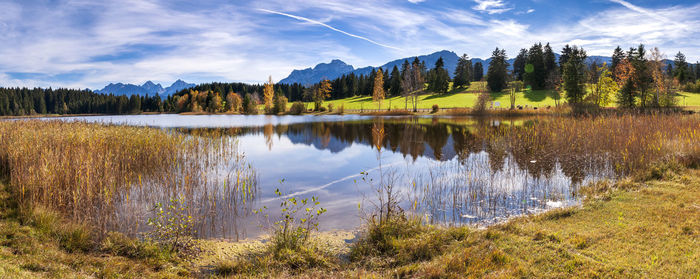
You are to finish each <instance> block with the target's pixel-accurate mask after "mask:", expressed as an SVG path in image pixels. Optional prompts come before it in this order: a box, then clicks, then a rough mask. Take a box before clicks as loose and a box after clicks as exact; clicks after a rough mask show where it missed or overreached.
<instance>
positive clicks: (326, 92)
mask: <svg viewBox="0 0 700 279" xmlns="http://www.w3.org/2000/svg"><path fill="white" fill-rule="evenodd" d="M331 91H333V86H331V82H330V81H329V80H327V79H324V80H322V81H321V82H320V83H318V85H316V88H315V89H314V94H313V99H314V106H315V107H314V110H316V111H319V110H321V105H323V101H324V100H326V98H330V97H331Z"/></svg>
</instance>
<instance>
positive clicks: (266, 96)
mask: <svg viewBox="0 0 700 279" xmlns="http://www.w3.org/2000/svg"><path fill="white" fill-rule="evenodd" d="M274 85H275V84H274V83H272V76H270V77H269V78H268V81H267V83H265V87H264V88H263V101H264V103H265V113H270V112H271V111H272V100H273V99H274V97H275V89H274Z"/></svg>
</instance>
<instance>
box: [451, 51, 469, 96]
mask: <svg viewBox="0 0 700 279" xmlns="http://www.w3.org/2000/svg"><path fill="white" fill-rule="evenodd" d="M472 71H473V69H472V61H471V60H470V59H469V56H467V54H466V53H465V54H463V55H462V57H460V58H459V61H458V62H457V67H456V68H455V78H454V82H453V84H452V87H454V88H458V87H468V86H469V83H470V82H471V80H472V76H473V75H472Z"/></svg>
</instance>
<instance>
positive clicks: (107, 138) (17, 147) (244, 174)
mask: <svg viewBox="0 0 700 279" xmlns="http://www.w3.org/2000/svg"><path fill="white" fill-rule="evenodd" d="M236 146H237V145H236V144H235V139H233V138H231V137H225V136H217V135H216V134H213V135H207V136H194V135H190V134H185V133H180V132H177V131H166V130H160V129H154V128H146V127H129V126H115V125H101V124H88V123H81V122H73V123H66V122H61V121H33V120H31V121H6V122H0V169H1V170H2V171H3V173H4V174H5V176H7V178H8V179H9V184H10V187H11V190H12V191H13V192H14V194H15V195H16V197H17V201H18V202H19V203H20V204H21V205H22V206H23V207H24V208H31V207H34V206H42V207H46V208H50V209H53V210H57V211H59V212H61V213H63V214H64V215H65V216H67V217H70V218H72V219H73V220H75V221H78V222H81V223H84V224H88V225H91V226H93V227H94V228H97V229H98V230H99V231H101V232H105V231H108V230H119V231H123V232H127V233H136V232H139V231H143V230H144V229H145V228H144V226H143V224H144V223H145V222H144V220H145V219H146V218H147V217H148V215H149V214H150V212H149V209H150V207H151V206H152V205H153V204H154V203H155V202H163V201H167V200H168V199H169V198H171V197H174V196H181V197H184V198H185V199H186V200H187V201H188V202H187V206H188V207H189V209H188V211H189V213H190V214H191V215H192V216H194V217H197V218H198V221H199V224H198V225H199V226H200V228H201V231H210V230H212V229H211V228H207V227H206V226H209V225H210V224H212V223H214V222H213V221H212V220H210V219H211V218H217V215H219V214H217V213H222V212H223V213H228V212H233V211H237V210H238V205H239V204H244V203H245V201H246V200H250V199H252V198H253V197H254V195H255V194H256V191H257V190H256V185H257V183H256V174H255V171H254V170H253V169H252V168H251V167H250V166H249V165H247V164H246V163H245V160H244V158H243V157H242V156H241V155H240V154H239V153H238V150H237V148H236ZM234 207H235V209H234ZM223 215H226V214H223Z"/></svg>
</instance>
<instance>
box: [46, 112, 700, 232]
mask: <svg viewBox="0 0 700 279" xmlns="http://www.w3.org/2000/svg"><path fill="white" fill-rule="evenodd" d="M666 117H668V116H641V118H640V117H631V116H630V117H617V118H614V119H612V120H605V119H583V120H578V119H573V118H565V117H537V118H513V119H504V118H501V119H495V118H465V117H365V116H240V115H210V116H185V115H135V116H86V117H65V118H58V119H60V120H63V121H69V122H70V121H84V122H96V123H110V124H122V125H134V126H149V127H156V128H162V129H164V130H165V131H167V132H168V133H176V134H179V135H185V136H187V137H190V136H199V137H208V138H216V139H217V141H218V143H219V144H218V145H216V146H209V145H207V146H202V147H201V148H203V149H202V150H200V152H198V153H207V152H210V153H212V152H213V153H212V154H217V155H215V156H214V157H215V158H213V159H212V158H210V157H202V158H206V159H203V160H201V161H199V162H201V163H202V164H206V167H205V168H202V169H206V170H208V173H204V174H199V176H198V178H197V179H202V180H203V181H205V182H204V183H203V184H202V183H200V184H202V185H207V186H206V187H197V188H182V189H180V188H163V189H168V190H162V191H159V190H153V189H158V186H157V185H152V187H147V188H143V187H134V188H130V189H131V190H129V192H128V193H124V194H125V195H126V196H128V197H129V198H127V199H123V200H122V203H121V205H120V206H118V207H117V209H116V210H117V211H118V214H117V216H120V217H119V218H117V219H119V220H130V222H135V223H143V222H144V220H145V218H146V217H147V216H148V215H149V213H148V210H149V209H150V208H151V207H152V205H153V203H154V202H158V201H163V200H164V199H167V197H171V196H172V195H173V194H174V193H173V192H172V191H181V190H183V191H184V189H187V190H186V191H188V194H187V195H186V196H187V197H189V199H190V200H189V201H188V205H189V206H191V207H193V208H197V210H196V214H195V216H196V220H197V228H198V233H199V235H200V236H201V237H207V238H226V239H233V240H238V239H243V238H250V237H256V236H258V235H260V234H262V233H263V231H262V229H261V225H262V224H263V222H265V221H264V220H263V219H262V218H261V216H256V215H255V214H252V211H253V210H254V209H256V208H262V207H264V206H265V207H268V208H270V209H272V210H273V211H274V210H275V208H276V207H277V206H278V205H279V199H278V197H277V196H275V194H274V193H275V189H277V188H279V189H281V191H282V192H284V193H286V194H287V195H288V196H299V197H310V196H316V197H318V198H319V200H320V202H321V205H322V206H323V207H324V208H326V209H327V210H328V211H327V213H325V214H324V215H323V216H322V217H321V219H320V228H321V229H322V230H336V229H339V230H352V229H355V228H357V227H358V226H360V225H361V224H362V220H363V218H368V216H367V214H368V213H366V212H369V210H368V208H369V207H370V206H371V205H372V204H373V203H374V202H375V200H374V199H375V191H376V189H377V188H376V187H377V184H379V183H385V184H387V183H389V184H393V185H395V189H396V190H397V194H398V195H397V197H398V198H399V199H400V200H399V206H400V207H401V208H402V209H404V210H406V211H407V212H411V213H414V214H416V215H417V216H421V218H423V219H424V220H425V222H427V223H433V224H442V225H465V224H473V225H488V224H491V223H494V222H498V221H501V220H504V219H507V218H509V217H512V216H517V215H522V214H531V213H535V212H540V211H543V210H547V209H551V208H557V207H563V206H571V205H575V204H577V203H578V201H579V196H578V188H579V187H581V186H582V185H586V184H587V183H589V182H594V181H598V180H602V179H615V178H616V177H619V176H620V175H624V174H626V173H627V172H629V171H630V170H631V169H634V168H635V167H636V166H637V164H639V163H640V162H641V161H643V160H644V159H641V158H640V157H642V158H644V157H646V158H647V159H650V157H652V156H656V157H661V156H662V155H663V154H661V153H662V152H661V149H662V147H663V148H664V149H667V148H670V147H668V146H661V145H664V144H667V143H665V141H663V142H662V139H667V138H677V139H676V140H675V141H674V143H673V144H676V145H678V146H673V147H672V148H680V147H683V146H687V145H689V144H690V145H692V142H693V141H694V140H696V139H697V135H698V134H697V131H698V130H699V128H700V126H698V123H700V121H698V119H697V117H684V118H682V119H668V118H666ZM642 118H643V120H647V121H651V122H649V123H643V122H639V121H640V120H639V119H642ZM657 118H658V119H657ZM52 119H56V118H52ZM661 121H668V122H673V123H671V124H672V125H671V124H669V125H656V126H655V125H654V124H658V123H660V122H661ZM589 122H590V124H589ZM569 127H574V128H569ZM587 127H595V129H607V130H602V131H601V132H600V133H601V135H597V136H596V135H592V134H589V135H588V137H587V135H586V131H585V129H586V128H587ZM567 129H578V130H580V131H572V130H567ZM582 131H583V132H582ZM625 141H626V142H625ZM657 141H658V145H659V148H658V149H659V150H658V152H657V151H655V150H652V149H653V148H656V147H653V148H652V147H651V146H652V145H654V144H657ZM641 142H643V143H644V145H645V146H646V145H649V147H645V146H642V144H638V143H641ZM222 146H228V147H227V150H235V152H228V153H220V152H218V153H217V152H214V151H212V149H219V148H222ZM620 148H623V149H624V151H620V152H618V151H617V150H618V149H620ZM635 148H636V149H635ZM693 148H696V147H693ZM237 154H242V155H243V157H240V156H237ZM198 160H199V159H198ZM640 160H641V161H640ZM248 165H249V166H248ZM241 166H243V168H244V169H245V168H246V167H247V168H248V169H247V171H244V172H241V169H240V168H241ZM232 169H234V170H237V171H232ZM232 173H234V174H235V173H238V174H239V176H240V173H244V174H245V175H251V176H253V179H252V180H251V181H254V182H255V183H254V185H252V184H251V185H249V188H248V189H247V190H246V193H247V194H243V195H239V194H237V193H224V192H226V191H232V190H231V187H227V182H226V181H231V180H234V179H235V175H234V176H231V174H232ZM363 173H365V174H366V176H365V175H363ZM189 175H191V174H188V173H182V174H178V175H177V176H175V177H176V178H175V180H185V179H190V178H189ZM362 178H365V179H362ZM238 179H240V178H238ZM282 180H283V181H282ZM159 181H162V180H157V179H156V180H152V182H151V183H158V182H159ZM140 183H146V184H147V183H149V182H148V181H146V182H140ZM228 183H229V184H231V182H228ZM143 189H149V190H147V191H144V190H143ZM237 189H238V188H237ZM235 191H238V190H235ZM232 197H235V198H232ZM205 204H206V205H207V206H204V205H205ZM212 205H213V206H212ZM273 214H274V213H273ZM127 227H131V228H134V226H127ZM117 229H119V228H117Z"/></svg>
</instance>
